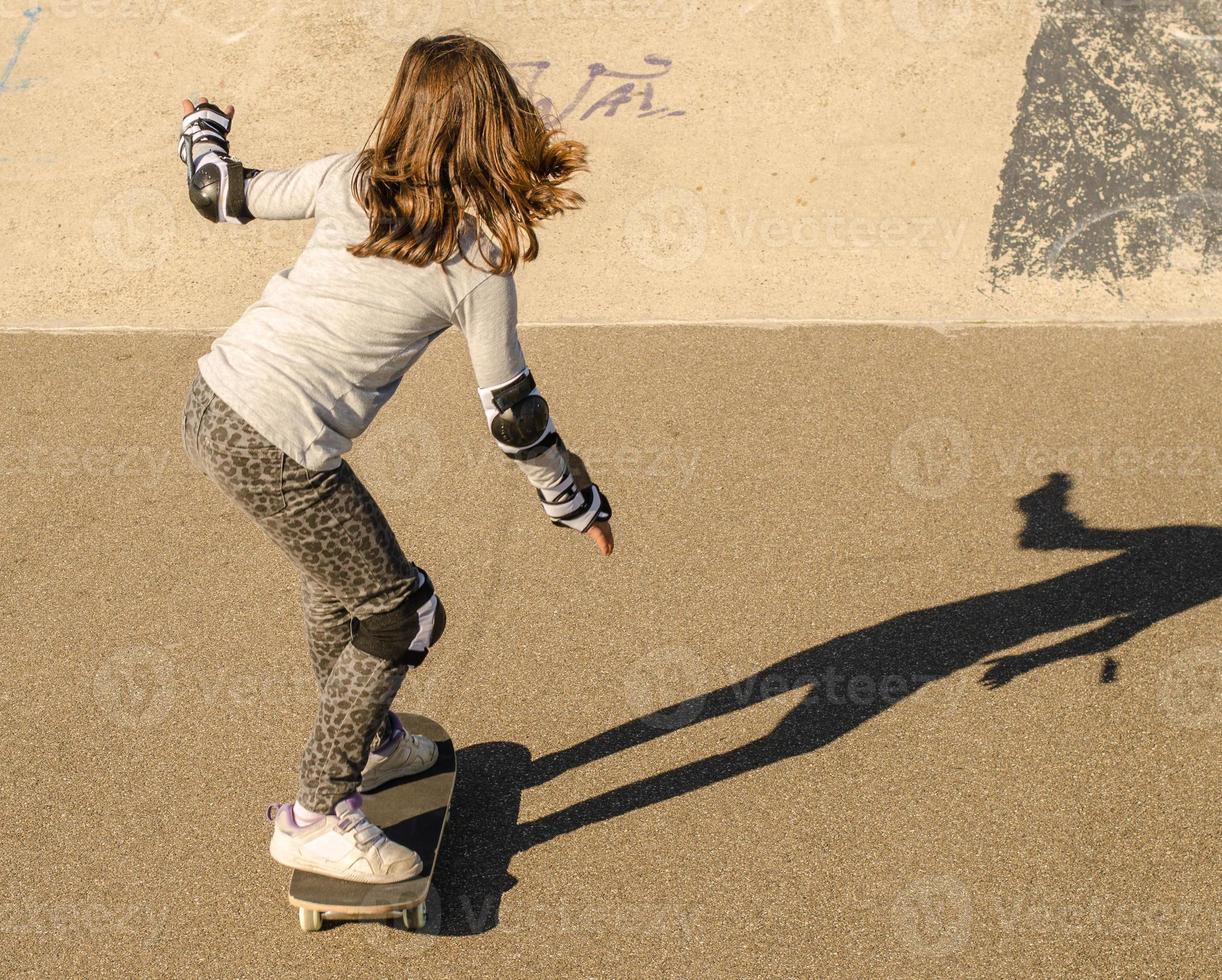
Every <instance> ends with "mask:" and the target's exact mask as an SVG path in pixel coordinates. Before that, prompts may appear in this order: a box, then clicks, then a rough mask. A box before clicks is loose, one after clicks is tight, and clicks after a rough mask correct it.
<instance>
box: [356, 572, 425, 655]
mask: <svg viewBox="0 0 1222 980" xmlns="http://www.w3.org/2000/svg"><path fill="white" fill-rule="evenodd" d="M419 576H420V580H421V581H420V584H419V585H418V586H417V587H416V589H415V590H413V591H412V593H411V595H409V596H408V597H407V598H406V599H404V600H403V601H402V602H401V603H399V605H397V606H395V608H394V609H389V610H387V611H386V612H382V613H374V614H373V615H372V616H366V617H365V618H364V619H356V620H353V623H352V645H353V646H354V647H356V648H357V649H358V650H361V651H363V652H364V653H367V654H369V655H370V656H371V657H377V658H378V659H379V660H385V661H387V662H388V663H392V664H395V665H396V666H398V665H406V666H408V667H419V666H420V665H421V664H422V663H423V662H424V658H425V657H426V656H428V652H429V647H431V646H432V645H433V644H434V643H436V642H437V641H438V640H439V639H441V634H442V633H443V632H444V631H445V628H446V611H445V606H443V605H442V604H441V600H440V599H439V598H438V597H437V593H436V592H434V591H433V583H432V581H430V579H429V577H428V576H427V575H426V574H425V573H424V572H423V571H421V572H420V573H419Z"/></svg>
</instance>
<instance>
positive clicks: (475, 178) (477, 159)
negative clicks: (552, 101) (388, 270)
mask: <svg viewBox="0 0 1222 980" xmlns="http://www.w3.org/2000/svg"><path fill="white" fill-rule="evenodd" d="M559 135H560V134H559V131H558V130H555V129H549V128H548V127H547V125H546V124H545V123H544V121H543V117H542V116H541V115H540V114H539V110H538V109H537V108H535V106H534V104H533V103H531V101H530V100H529V99H527V98H526V96H524V95H523V94H522V92H521V90H520V89H519V88H518V85H517V83H516V82H515V81H514V78H513V76H512V75H511V74H510V72H509V69H508V68H507V67H506V66H505V63H504V62H503V61H502V60H501V59H500V58H499V57H498V56H497V54H496V53H495V52H494V51H493V50H492V49H491V48H489V47H488V46H487V45H485V44H484V43H482V42H481V41H478V40H476V39H475V38H473V37H469V36H467V35H465V34H446V35H444V36H442V37H437V38H424V37H422V38H420V39H419V40H418V41H416V43H415V44H413V45H412V46H411V47H410V48H409V49H408V51H407V53H406V54H405V55H404V56H403V62H402V63H401V64H400V65H399V73H398V75H397V76H396V77H395V83H394V86H393V87H392V88H391V92H390V98H389V99H388V100H387V102H386V108H385V109H384V110H383V111H382V114H381V116H380V117H379V118H378V122H377V124H376V125H375V126H374V129H373V132H372V133H371V134H370V139H369V141H367V142H366V145H365V148H364V149H363V150H362V151H361V153H360V155H359V157H358V160H357V163H356V167H355V170H354V172H353V176H352V191H353V194H354V195H355V196H356V199H357V200H358V201H359V202H360V203H361V205H362V207H363V208H364V209H365V211H366V213H367V214H368V215H369V228H370V232H369V237H368V238H366V239H365V240H364V241H363V242H360V243H359V244H356V245H350V246H348V251H349V252H351V253H352V254H353V255H357V256H373V255H376V256H383V257H386V258H393V259H398V260H399V261H401V262H407V263H410V264H411V265H417V266H425V265H428V264H430V263H432V262H441V261H444V260H445V259H447V258H449V257H450V255H452V254H453V252H454V250H455V248H456V247H457V246H458V240H459V235H460V233H461V231H462V224H463V218H464V214H467V213H469V214H471V215H472V216H473V217H474V218H475V219H476V220H477V221H478V222H479V225H480V227H481V229H482V230H483V232H484V233H485V234H486V235H487V237H488V238H489V239H491V241H492V243H494V244H495V246H496V249H495V251H494V253H493V254H492V255H491V256H489V255H487V254H485V253H484V250H483V239H482V238H481V244H480V251H481V255H482V256H483V258H484V261H485V262H486V263H487V264H488V265H489V266H490V267H491V268H492V269H493V271H494V272H496V273H498V274H499V273H505V272H511V271H513V270H514V269H515V268H517V265H518V262H519V261H523V262H529V261H531V260H532V259H534V258H535V256H536V255H538V253H539V241H538V238H537V237H536V235H535V231H534V226H535V224H537V223H538V222H539V221H541V220H543V219H544V218H547V217H550V216H551V215H554V214H559V213H560V212H562V211H566V210H570V209H573V208H578V207H580V206H581V205H582V204H583V203H584V202H585V199H584V198H583V197H582V196H581V195H580V194H578V193H577V192H576V191H573V190H568V189H565V188H562V187H561V186H560V185H561V184H563V183H564V182H565V181H567V180H568V179H569V178H570V177H571V176H572V175H573V174H574V173H575V172H576V171H578V170H584V169H585V162H586V148H585V146H584V145H583V144H581V143H578V142H576V141H574V140H569V139H558V136H559Z"/></svg>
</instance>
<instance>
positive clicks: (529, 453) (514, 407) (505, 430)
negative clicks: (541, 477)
mask: <svg viewBox="0 0 1222 980" xmlns="http://www.w3.org/2000/svg"><path fill="white" fill-rule="evenodd" d="M479 398H480V402H481V403H482V404H483V406H484V415H485V417H486V418H487V419H488V430H489V431H490V432H491V433H492V438H493V439H495V440H496V444H497V446H499V447H500V450H501V452H503V453H504V454H505V455H506V456H508V457H509V458H510V459H516V460H526V459H533V458H534V457H535V456H539V455H541V454H542V453H545V452H546V451H547V450H548V449H549V448H550V447H552V446H554V445H555V444H556V441H557V439H559V435H558V434H557V432H556V426H555V425H554V424H553V423H552V420H551V415H550V413H549V412H548V408H547V402H546V401H544V399H543V396H542V395H541V394H539V389H538V388H537V387H536V386H535V379H534V378H533V377H531V373H530V372H529V371H523V372H522V373H521V374H519V375H518V376H517V377H516V378H514V379H513V380H512V381H510V382H509V383H508V384H503V385H499V386H498V387H496V388H481V389H480V390H479Z"/></svg>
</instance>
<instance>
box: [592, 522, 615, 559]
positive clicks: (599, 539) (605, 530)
mask: <svg viewBox="0 0 1222 980" xmlns="http://www.w3.org/2000/svg"><path fill="white" fill-rule="evenodd" d="M586 534H587V536H589V537H591V538H593V539H594V543H595V544H596V545H597V546H598V550H599V551H600V552H602V554H603V555H604V556H606V555H609V554H611V552H612V551H613V550H614V549H615V535H614V534H612V533H611V523H610V522H609V521H596V522H595V523H594V524H593V525H591V526H590V529H589V530H588V531H586Z"/></svg>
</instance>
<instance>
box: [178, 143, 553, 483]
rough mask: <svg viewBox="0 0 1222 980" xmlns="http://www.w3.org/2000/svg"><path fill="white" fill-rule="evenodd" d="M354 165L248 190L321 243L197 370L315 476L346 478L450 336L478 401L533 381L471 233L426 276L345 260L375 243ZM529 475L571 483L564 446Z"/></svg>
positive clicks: (339, 163) (266, 180)
mask: <svg viewBox="0 0 1222 980" xmlns="http://www.w3.org/2000/svg"><path fill="white" fill-rule="evenodd" d="M356 158H357V155H356V154H355V153H346V154H335V155H333V156H328V157H323V158H322V159H321V160H315V161H312V162H310V163H306V164H303V165H302V166H299V167H294V168H292V169H290V170H265V171H261V172H260V173H258V174H256V175H254V176H252V177H250V178H249V179H248V180H247V181H246V200H247V206H248V208H249V209H250V212H251V214H253V215H254V216H255V217H256V218H278V219H291V218H310V217H313V218H315V219H316V224H315V228H314V233H313V234H312V235H311V236H310V240H309V242H308V243H307V244H306V247H305V250H304V251H303V252H302V253H301V256H300V257H299V258H298V260H297V261H296V263H294V265H293V266H292V267H291V268H289V269H284V270H282V271H281V272H278V273H277V274H276V275H275V276H273V277H272V280H271V281H270V282H269V283H268V284H267V287H266V288H265V289H264V290H263V295H262V296H261V297H259V299H258V300H257V301H256V302H255V303H253V304H252V305H251V306H250V307H248V308H247V309H246V311H245V312H243V313H242V315H241V317H239V319H238V321H237V322H236V323H235V324H234V325H233V326H232V327H230V328H229V330H227V331H226V332H225V333H224V334H223V335H222V336H221V337H219V338H218V339H217V340H216V342H215V343H213V345H212V349H211V351H210V352H209V353H207V354H205V355H204V356H203V357H202V358H200V361H199V370H200V374H201V375H202V376H203V378H204V380H205V381H207V382H208V384H209V385H210V386H211V388H212V389H213V391H215V392H216V393H217V394H218V395H219V396H220V397H221V398H223V399H224V400H225V401H226V402H228V403H229V404H230V405H231V406H233V408H234V409H235V410H236V411H237V412H238V414H240V415H241V416H242V417H243V418H244V419H245V420H246V421H247V422H249V423H250V425H251V426H253V427H254V428H255V429H256V430H257V431H258V432H259V433H261V434H262V435H263V436H264V437H265V438H267V439H268V440H269V441H271V442H272V443H273V444H275V445H276V446H278V447H279V448H280V449H281V450H283V451H284V453H285V454H286V455H288V456H289V457H291V458H292V459H295V460H296V461H297V462H298V463H300V464H301V465H302V466H304V467H306V468H307V469H311V470H328V469H334V468H336V467H337V466H339V464H340V458H341V456H342V455H343V454H344V453H345V452H347V450H348V449H349V447H351V445H352V440H353V439H355V438H356V437H357V436H359V435H360V434H361V433H362V432H364V431H365V429H366V428H367V427H368V426H369V424H370V422H372V421H373V417H374V416H375V415H376V414H377V412H378V409H380V408H381V407H382V406H383V405H384V404H385V403H386V402H387V400H388V399H389V398H390V396H391V395H393V394H394V393H395V390H396V389H397V388H398V386H399V382H400V380H401V379H402V377H403V374H404V372H405V371H407V369H408V368H410V367H411V366H412V364H413V363H415V361H416V359H417V358H418V357H419V356H420V355H421V354H422V353H423V352H424V349H425V348H426V347H427V346H428V345H429V342H430V341H432V340H433V339H434V338H435V337H437V336H438V335H439V334H440V333H441V332H442V331H444V330H445V329H446V328H447V327H450V326H451V325H454V326H457V327H458V328H459V330H460V331H462V334H463V336H464V337H465V338H466V341H467V347H468V349H469V351H470V354H471V363H472V366H473V367H474V369H475V379H476V384H477V385H478V386H479V387H480V388H493V387H499V386H500V385H503V384H505V383H507V382H509V381H511V380H513V379H514V378H516V377H517V376H519V375H520V374H522V372H524V371H525V370H526V361H525V359H524V357H523V355H522V348H521V346H520V345H519V343H518V334H517V293H516V291H515V288H514V281H513V277H512V275H494V274H493V273H491V272H490V271H489V270H488V268H487V265H486V263H484V262H483V261H482V260H481V259H480V257H479V254H478V253H479V249H478V247H477V237H476V236H477V234H478V233H477V231H476V230H475V228H474V226H473V225H472V224H470V223H469V224H468V226H467V227H466V228H465V229H464V232H463V235H462V238H461V241H460V252H458V253H456V254H455V255H454V256H452V257H451V258H450V259H448V260H447V261H445V262H443V263H435V264H433V265H429V266H426V267H424V268H419V267H417V266H412V265H408V264H407V263H404V262H398V261H396V260H394V259H384V258H357V257H356V256H354V255H352V254H350V253H349V252H348V251H347V250H346V246H348V245H350V244H354V243H356V242H359V241H361V240H363V239H364V238H365V237H366V236H367V235H368V233H369V218H368V216H367V215H366V213H365V211H364V210H363V209H362V208H361V206H360V204H359V203H358V202H357V200H356V199H355V198H354V197H353V195H352V192H351V178H352V168H353V165H354V164H355V162H356ZM491 248H492V246H491V244H490V243H488V242H487V241H486V240H485V249H486V250H488V252H489V254H491ZM518 465H519V466H520V467H521V468H522V470H523V472H524V473H525V474H526V476H527V479H529V480H530V482H531V484H532V485H534V486H535V487H537V488H541V489H546V488H549V487H554V486H555V485H557V484H558V483H560V482H561V481H562V480H564V479H565V477H566V475H567V473H568V466H567V464H566V462H565V460H564V457H563V455H562V453H561V451H560V449H559V447H557V446H552V447H550V448H548V449H547V450H546V451H545V452H543V453H542V454H541V455H539V456H536V457H534V458H532V459H529V460H526V461H519V463H518Z"/></svg>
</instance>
